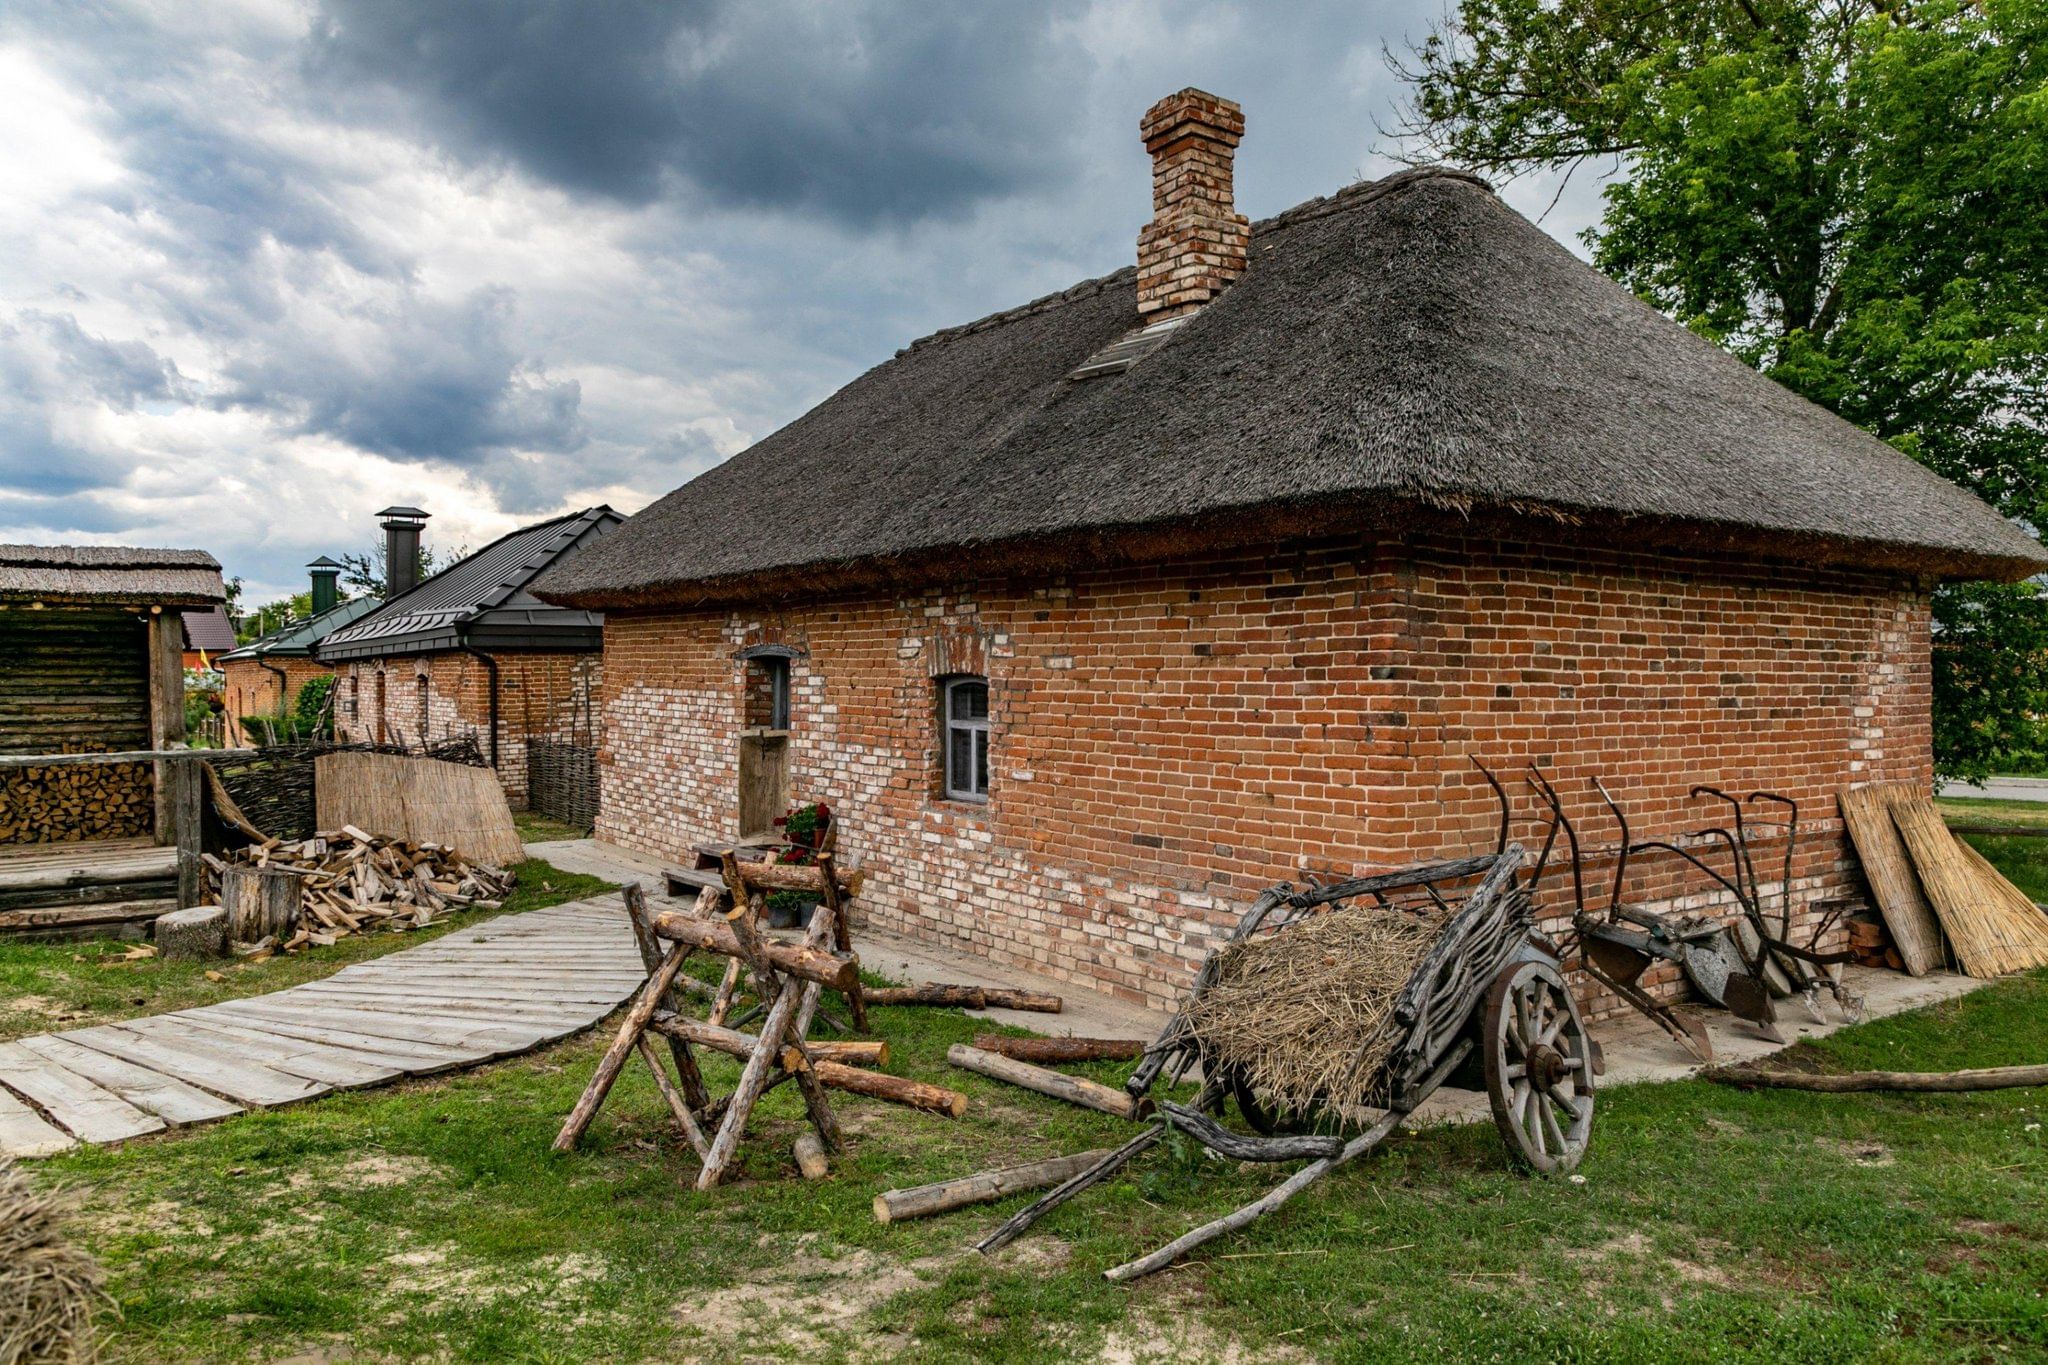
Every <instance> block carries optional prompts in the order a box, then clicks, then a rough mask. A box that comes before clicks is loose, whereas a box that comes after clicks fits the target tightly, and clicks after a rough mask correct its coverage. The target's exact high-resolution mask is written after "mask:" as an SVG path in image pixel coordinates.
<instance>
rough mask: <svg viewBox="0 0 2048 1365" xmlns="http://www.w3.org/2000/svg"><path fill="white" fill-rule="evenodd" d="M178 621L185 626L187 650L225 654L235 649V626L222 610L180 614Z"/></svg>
mask: <svg viewBox="0 0 2048 1365" xmlns="http://www.w3.org/2000/svg"><path fill="white" fill-rule="evenodd" d="M178 619H179V620H180V621H182V622H183V623H184V626H185V648H187V649H202V650H205V651H206V652H207V653H208V654H225V653H227V651H229V650H231V649H233V648H234V647H235V624H234V622H232V621H230V620H228V614H227V612H226V611H225V610H224V609H223V608H220V607H213V608H210V609H208V610H206V611H186V612H180V613H179V614H178Z"/></svg>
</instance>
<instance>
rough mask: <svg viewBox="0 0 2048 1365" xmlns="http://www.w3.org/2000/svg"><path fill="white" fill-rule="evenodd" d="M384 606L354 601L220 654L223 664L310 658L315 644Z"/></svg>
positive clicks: (364, 599) (367, 600)
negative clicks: (237, 661) (254, 660)
mask: <svg viewBox="0 0 2048 1365" xmlns="http://www.w3.org/2000/svg"><path fill="white" fill-rule="evenodd" d="M383 605H384V604H383V602H381V601H380V600H378V599H377V598H375V597H356V598H351V599H350V600H348V601H346V602H342V603H339V604H338V605H336V606H333V607H329V608H328V609H327V610H326V611H323V612H321V613H320V614H319V615H318V616H309V617H307V618H306V619H305V620H303V621H294V622H292V623H291V624H290V625H288V626H280V627H278V628H277V629H276V630H273V631H271V632H270V634H268V635H265V636H263V637H261V638H260V639H255V640H251V641H250V642H249V643H248V644H246V645H243V646H242V647H241V648H240V649H237V650H234V651H232V652H231V653H227V654H223V655H221V656H220V662H221V663H233V662H234V661H235V660H237V659H255V658H285V659H307V658H311V657H312V654H313V646H314V645H317V644H319V643H320V642H321V641H322V640H324V639H326V638H327V637H328V636H329V635H330V634H332V633H333V632H335V631H337V630H340V629H341V628H342V627H343V626H345V625H347V624H349V623H350V622H351V621H360V620H361V619H362V618H363V617H365V616H368V615H369V614H370V613H371V612H373V611H375V610H376V609H377V608H378V607H381V606H383Z"/></svg>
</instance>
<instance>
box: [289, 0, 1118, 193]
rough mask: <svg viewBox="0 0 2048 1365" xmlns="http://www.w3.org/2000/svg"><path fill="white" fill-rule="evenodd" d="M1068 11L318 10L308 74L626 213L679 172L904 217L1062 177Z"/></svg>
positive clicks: (695, 5)
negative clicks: (380, 94)
mask: <svg viewBox="0 0 2048 1365" xmlns="http://www.w3.org/2000/svg"><path fill="white" fill-rule="evenodd" d="M1069 7H1070V6H1068V5H1066V4H1055V5H1049V6H1048V5H1039V6H1027V5H979V4H975V5H926V4H900V3H881V2H880V0H876V2H874V3H867V2H863V0H846V2H845V3H840V4H833V5H827V6H810V5H798V4H794V3H782V2H780V0H692V3H685V4H675V3H620V4H608V5H590V4H587V3H579V2H578V0H538V2H537V3H530V4H525V5H521V6H518V7H516V8H514V7H507V6H502V5H498V4H493V3H484V2H483V0H325V2H324V3H323V4H322V6H321V18H320V21H319V22H318V23H317V24H316V26H315V37H314V42H313V51H312V56H311V59H310V66H311V69H312V70H313V71H315V72H316V73H318V74H319V75H320V76H321V77H323V78H324V79H325V80H326V81H327V82H328V83H329V84H330V86H331V87H332V88H334V89H335V90H336V91H337V92H340V93H341V94H342V96H343V97H344V98H346V94H347V92H349V91H351V90H356V89H359V88H360V87H362V86H363V85H364V84H365V83H371V84H380V85H383V86H386V87H389V88H391V89H394V90H396V91H398V92H399V93H401V94H402V95H404V96H406V97H408V98H409V99H410V100H411V101H413V103H414V106H415V108H416V109H417V111H418V113H419V114H420V115H421V116H422V118H423V122H424V124H425V125H426V126H425V128H424V130H423V131H425V132H426V133H427V134H428V135H429V136H431V137H433V138H434V140H436V141H438V142H441V143H442V144H444V145H448V146H452V147H454V148H456V149H458V150H461V151H463V152H466V153H471V154H476V153H481V154H483V155H486V156H493V157H502V158H504V159H506V160H508V161H510V162H512V163H514V164H516V165H518V166H519V167H521V168H522V169H524V170H526V171H527V172H529V173H530V174H533V175H536V176H538V177H540V178H542V179H545V180H547V181H549V182H551V183H554V184H556V185H559V186H562V187H564V188H566V189H569V190H572V191H575V192H579V193H583V194H590V195H601V196H606V197H609V198H612V199H617V200H620V201H624V202H628V203H635V204H638V203H646V202H649V201H651V200H653V199H655V198H657V197H660V196H661V195H662V194H663V193H664V192H665V190H666V189H667V188H668V186H669V184H670V183H671V181H673V180H676V179H680V180H681V181H683V182H685V183H686V184H687V185H689V186H693V187H695V188H696V189H697V190H699V191H701V192H702V193H704V194H705V195H708V196H709V197H710V198H711V199H713V200H714V201H716V202H720V203H724V204H728V205H737V206H749V207H768V208H805V209H812V210H816V211H819V212H822V213H823V214H826V215H828V216H832V217H836V218H840V219H844V220H846V221H849V222H855V223H872V222H877V221H907V220H912V219H917V218H921V217H925V216H928V215H933V214H940V215H943V214H948V213H951V212H955V211H958V210H960V209H962V208H964V207H966V206H968V205H971V204H972V203H974V202H977V201H979V200H982V199H985V198H989V197H993V196H1000V195H1003V194H1008V193H1011V192H1014V191H1016V190H1018V189H1020V188H1023V187H1025V186H1027V185H1030V184H1032V183H1034V182H1037V181H1040V180H1042V179H1044V178H1046V177H1048V176H1049V175H1051V174H1053V173H1054V172H1055V171H1057V170H1058V169H1059V168H1060V167H1061V166H1062V165H1063V164H1064V162H1065V159H1066V157H1067V156H1068V155H1069V153H1070V149H1071V143H1070V138H1069V136H1068V133H1069V120H1070V119H1071V117H1072V113H1073V100H1072V98H1071V96H1072V95H1073V94H1074V93H1075V91H1076V90H1077V89H1078V88H1079V80H1080V71H1079V66H1080V64H1079V63H1078V62H1077V61H1075V60H1074V59H1073V56H1074V54H1070V53H1067V52H1065V51H1064V50H1063V48H1062V45H1061V43H1060V42H1059V40H1058V39H1057V38H1056V37H1055V25H1054V22H1053V21H1054V18H1055V17H1056V16H1057V15H1058V14H1059V13H1060V12H1061V11H1062V10H1063V9H1067V8H1069Z"/></svg>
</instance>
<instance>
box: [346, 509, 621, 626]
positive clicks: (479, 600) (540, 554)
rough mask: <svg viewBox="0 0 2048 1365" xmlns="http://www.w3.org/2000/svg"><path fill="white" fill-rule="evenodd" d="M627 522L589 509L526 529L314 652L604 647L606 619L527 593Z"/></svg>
mask: <svg viewBox="0 0 2048 1365" xmlns="http://www.w3.org/2000/svg"><path fill="white" fill-rule="evenodd" d="M623 520H624V518H623V517H621V516H620V515H619V514H618V513H617V512H614V511H613V510H612V509H611V508H609V507H590V508H585V509H584V510H583V511H581V512H575V513H572V514H570V515H568V516H563V517H556V518H554V519H553V520H552V521H544V522H541V523H539V524H538V525H534V526H527V527H523V528H521V529H520V530H517V531H514V532H512V533H511V534H510V535H507V536H503V537H501V538H499V539H498V540H494V541H492V542H491V543H490V544H489V545H486V546H484V548H483V549H481V550H478V551H477V552H476V553H475V554H472V555H469V556H467V557H465V558H463V559H461V560H458V561H456V562H455V563H454V564H451V565H449V566H448V567H447V568H445V569H443V570H442V571H441V572H439V573H437V574H435V575H434V576H433V577H432V578H429V579H428V580H427V581H426V582H424V583H422V584H420V585H419V586H418V587H416V588H414V589H412V590H411V591H410V592H406V593H401V594H400V595H399V596H398V597H397V598H395V599H393V600H392V601H390V602H386V603H383V604H381V605H380V606H379V607H378V608H377V609H376V610H375V611H372V612H370V613H368V614H367V615H365V616H363V617H362V618H361V619H359V620H357V621H354V622H352V623H350V624H349V625H347V626H345V627H343V628H342V629H340V630H337V631H334V632H333V633H331V634H329V635H327V636H326V637H325V638H324V639H322V640H321V641H319V643H318V644H317V646H316V647H315V648H314V651H313V652H314V654H315V655H316V656H317V657H318V658H320V659H322V660H324V661H329V662H333V661H337V660H342V659H362V658H370V657H374V656H379V655H386V654H423V653H428V652H431V651H436V650H444V649H463V648H470V649H483V650H492V649H499V650H511V649H555V650H594V649H598V648H600V647H601V646H602V643H603V629H604V617H603V616H602V615H600V614H599V613H597V612H592V611H580V610H575V609H572V608H568V607H556V606H550V605H548V604H547V603H545V602H542V601H541V600H540V599H538V598H536V597H534V596H533V595H532V594H531V593H529V592H528V591H527V587H528V585H529V584H531V583H532V582H533V580H534V579H535V578H537V577H538V576H539V575H540V574H541V572H542V571H543V570H545V569H547V568H549V567H550V566H552V565H554V564H557V563H559V562H561V561H562V560H564V559H567V558H569V557H571V556H573V555H575V554H577V553H579V552H580V551H582V550H583V549H584V548H585V547H587V546H588V545H590V544H591V543H592V542H594V541H596V540H598V539H599V538H601V537H603V536H605V535H608V534H610V533H611V532H612V531H613V530H614V529H615V528H616V527H618V525H619V524H620V523H621V522H622V521H623Z"/></svg>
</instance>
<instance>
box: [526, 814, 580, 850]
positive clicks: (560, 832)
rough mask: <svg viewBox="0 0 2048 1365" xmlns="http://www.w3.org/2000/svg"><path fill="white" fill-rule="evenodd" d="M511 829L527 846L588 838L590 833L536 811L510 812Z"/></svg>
mask: <svg viewBox="0 0 2048 1365" xmlns="http://www.w3.org/2000/svg"><path fill="white" fill-rule="evenodd" d="M512 828H514V829H516V830H518V831H519V837H520V839H521V840H522V841H523V842H525V843H529V844H544V843H550V842H552V841H554V840H556V839H583V838H588V837H589V835H590V831H589V830H587V829H581V828H579V827H577V826H575V825H565V824H563V823H562V822H561V821H560V820H552V819H549V818H548V817H547V816H545V815H542V814H540V813H539V812H538V811H530V810H515V811H513V812H512Z"/></svg>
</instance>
